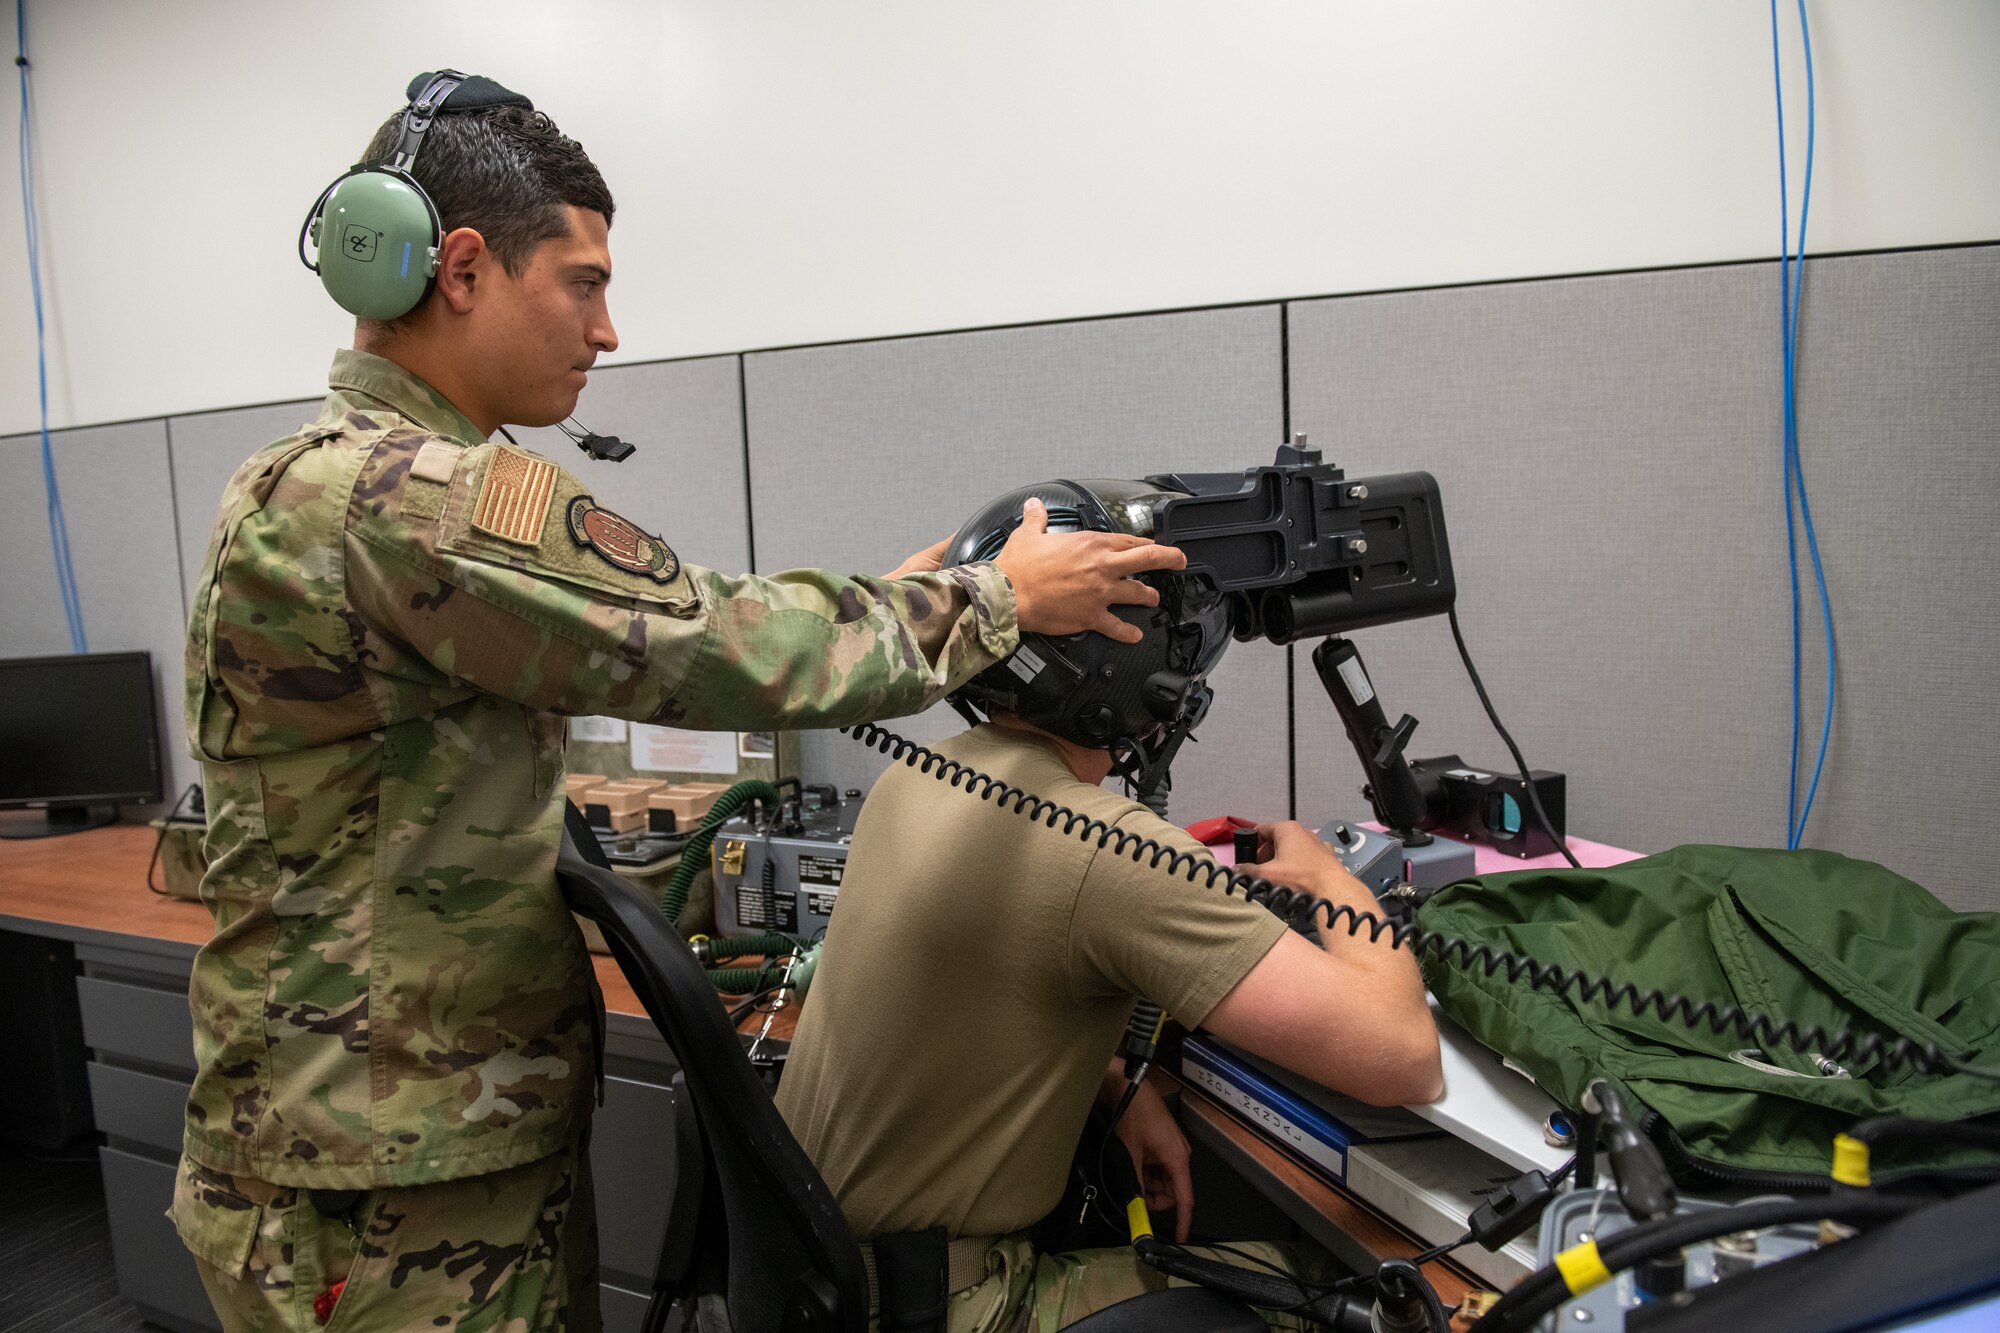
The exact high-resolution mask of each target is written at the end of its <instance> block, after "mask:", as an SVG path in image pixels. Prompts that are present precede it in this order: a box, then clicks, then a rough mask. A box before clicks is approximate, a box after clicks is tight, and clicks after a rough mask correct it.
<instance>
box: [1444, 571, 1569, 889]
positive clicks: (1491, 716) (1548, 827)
mask: <svg viewBox="0 0 2000 1333" xmlns="http://www.w3.org/2000/svg"><path fill="white" fill-rule="evenodd" d="M1445 618H1446V619H1447V620H1449V621H1450V622H1451V641H1452V642H1453V643H1455V644H1457V645H1458V660H1459V661H1461V662H1463V663H1465V674H1466V675H1468V676H1470V677H1472V689H1473V692H1474V693H1475V694H1477V695H1478V696H1479V706H1480V707H1481V708H1484V709H1485V710H1486V720H1487V721H1488V722H1491V723H1492V724H1493V730H1495V731H1497V732H1499V733H1500V739H1501V741H1502V742H1503V743H1504V744H1505V745H1506V746H1507V753H1508V754H1510V755H1512V756H1514V767H1516V768H1518V769H1520V770H1521V785H1522V786H1523V787H1525V788H1526V789H1527V792H1528V804H1529V806H1530V807H1532V808H1533V810H1534V812H1535V822H1536V823H1538V824H1540V825H1541V826H1542V832H1544V833H1546V834H1548V835H1549V841H1551V842H1553V843H1554V844H1555V845H1556V850H1557V851H1559V852H1561V853H1562V854H1563V860H1565V861H1567V862H1569V863H1570V865H1571V866H1573V867H1575V868H1576V869H1578V870H1581V869H1583V863H1582V862H1580V861H1578V860H1577V859H1576V853H1575V852H1572V851H1571V850H1570V849H1569V843H1568V842H1566V841H1564V840H1563V835H1562V834H1560V833H1558V832H1556V826H1555V822H1554V821H1553V820H1551V819H1550V818H1549V812H1548V811H1546V810H1544V809H1543V808H1542V794H1541V793H1540V792H1538V791H1536V790H1535V783H1534V780H1533V779H1532V778H1530V777H1529V776H1528V761H1527V760H1526V759H1523V758H1522V757H1521V747H1520V746H1518V745H1516V744H1514V738H1513V737H1512V736H1511V735H1509V734H1508V732H1507V728H1506V727H1504V726H1502V725H1500V714H1499V713H1497V712H1495V711H1494V708H1493V700H1492V699H1491V698H1489V697H1488V696H1487V693H1486V682H1485V681H1483V680H1481V679H1480V678H1479V668H1478V667H1476V666H1474V665H1472V654H1471V653H1470V652H1468V651H1466V647H1465V635H1464V633H1462V632H1461V631H1460V630H1459V628H1458V608H1457V607H1455V606H1454V607H1452V608H1451V610H1450V611H1448V612H1446V613H1445Z"/></svg>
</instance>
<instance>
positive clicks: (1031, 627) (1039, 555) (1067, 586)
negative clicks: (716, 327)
mask: <svg viewBox="0 0 2000 1333" xmlns="http://www.w3.org/2000/svg"><path fill="white" fill-rule="evenodd" d="M993 563H994V564H996V565H998V566H999V567H1000V571H1001V572H1002V573H1003V574H1005V575H1006V576H1007V578H1008V581H1009V582H1011V583H1012V584H1013V585H1014V616H1015V620H1016V623H1018V624H1019V625H1020V627H1021V628H1022V629H1023V630H1024V631H1028V632H1030V633H1035V634H1077V633H1080V632H1082V631H1084V630H1096V631H1097V632H1098V633H1099V634H1102V635H1105V636H1106V637H1108V638H1113V639H1116V640H1118V641H1119V642H1120V643H1137V642H1138V641H1139V640H1140V639H1142V638H1144V637H1145V635H1144V633H1143V632H1142V631H1141V630H1140V629H1139V627H1138V626H1137V625H1131V624H1127V623H1126V622H1125V621H1123V620H1120V619H1119V618H1118V617H1117V616H1115V615H1113V614H1112V613H1111V608H1112V607H1114V606H1120V605H1130V606H1158V605H1159V602H1160V594H1159V592H1158V590H1156V589H1154V588H1151V587H1149V586H1147V585H1146V584H1144V583H1140V582H1139V581H1138V580H1137V579H1134V578H1133V577H1132V575H1134V574H1144V573H1147V572H1149V571H1151V570H1156V569H1185V568H1187V557H1186V556H1184V555H1182V554H1181V553H1180V551H1179V550H1177V549H1176V548H1174V547H1171V546H1160V545H1157V544H1155V543H1154V542H1151V541H1148V540H1147V539H1146V538H1144V537H1134V536H1132V535H1130V534H1129V533H1122V532H1050V531H1049V511H1048V506H1046V505H1044V504H1043V503H1042V502H1041V501H1040V500H1032V499H1031V500H1029V501H1028V502H1027V504H1025V505H1023V506H1022V509H1021V526H1020V527H1018V528H1016V529H1014V532H1013V534H1012V535H1011V536H1009V537H1008V538H1007V544H1006V546H1004V547H1002V548H1001V550H1000V554H999V555H998V556H997V557H996V558H995V559H994V562H993Z"/></svg>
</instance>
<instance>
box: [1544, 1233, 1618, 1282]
mask: <svg viewBox="0 0 2000 1333" xmlns="http://www.w3.org/2000/svg"><path fill="white" fill-rule="evenodd" d="M1556 1271H1557V1272H1559V1273H1561V1274H1562V1279H1563V1284H1564V1285H1565V1286H1567V1287H1568V1288H1569V1294H1570V1295H1572V1296H1581V1295H1583V1293H1584V1292H1586V1291H1589V1290H1590V1289H1591V1288H1592V1287H1595V1286H1597V1285H1599V1284H1600V1283H1604V1282H1609V1281H1610V1280H1611V1270H1610V1269H1608V1268H1606V1267H1605V1266H1604V1259H1603V1256H1601V1255H1599V1254H1598V1252H1597V1242H1596V1241H1594V1240H1587V1241H1585V1242H1583V1244H1581V1245H1572V1246H1570V1247H1569V1248H1568V1249H1566V1250H1564V1251H1563V1252H1562V1253H1561V1254H1558V1255H1557V1256H1556Z"/></svg>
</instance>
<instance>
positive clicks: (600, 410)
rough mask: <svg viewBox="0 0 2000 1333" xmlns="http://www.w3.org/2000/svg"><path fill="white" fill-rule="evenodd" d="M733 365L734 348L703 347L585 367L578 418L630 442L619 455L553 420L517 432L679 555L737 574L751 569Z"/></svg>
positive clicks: (738, 401)
mask: <svg viewBox="0 0 2000 1333" xmlns="http://www.w3.org/2000/svg"><path fill="white" fill-rule="evenodd" d="M739 366H740V362H739V360H738V358H736V357H734V356H709V357H700V358H697V359H695V360H692V361H653V362H648V363H646V364H645V365H638V366H609V367H606V368H605V369H603V370H596V371H592V372H591V376H590V387H589V388H587V389H585V390H584V391H583V398H582V400H581V401H579V402H578V403H577V406H576V417H577V419H578V420H579V421H582V422H584V423H585V424H586V425H588V426H589V427H590V428H591V429H592V430H596V431H600V432H602V433H603V434H606V435H616V436H619V437H621V438H622V439H625V440H627V441H630V442H631V443H632V444H634V445H636V446H637V452H635V453H634V454H633V455H632V456H631V457H630V458H628V459H626V460H625V461H624V462H622V463H606V462H600V461H595V460H592V459H590V458H587V457H585V456H584V455H583V454H582V453H581V452H580V451H578V449H577V447H576V446H575V445H574V444H572V443H570V442H569V441H568V440H566V439H564V438H563V436H562V434H561V433H560V432H558V431H556V430H554V429H552V428H544V429H540V430H527V429H523V428H521V427H518V426H517V427H513V428H512V429H513V432H514V436H515V438H516V439H518V440H519V441H520V442H521V443H522V444H523V445H525V446H526V447H528V448H530V449H533V450H534V451H535V452H536V453H539V454H541V455H543V456H544V457H547V458H553V459H555V460H556V461H557V462H558V463H560V464H562V465H563V466H564V467H566V468H568V469H570V471H572V472H574V473H575V474H576V477H577V480H579V481H581V482H582V483H583V485H584V486H585V488H586V489H588V490H589V491H590V492H591V494H592V495H594V496H596V498H597V499H598V501H599V502H600V503H602V504H604V505H605V506H606V507H608V508H611V509H615V510H617V511H618V512H619V513H621V514H623V515H624V516H625V517H627V518H629V519H631V520H632V521H633V522H634V523H637V524H638V525H639V526H640V527H642V528H645V529H646V530H648V531H649V532H657V533H660V534H661V535H662V536H664V537H665V538H666V539H667V541H668V543H669V544H670V545H672V546H673V548H674V550H675V551H676V552H677V553H679V555H680V557H681V558H682V559H683V560H686V561H688V562H689V563H691V564H696V565H703V566H706V567H707V568H709V569H719V570H723V571H724V572H726V573H731V574H740V573H742V572H743V571H744V570H747V569H749V568H750V519H749V515H750V500H749V495H748V493H747V491H746V489H745V483H744V477H743V390H742V385H741V384H740V383H739V381H738V379H737V376H738V374H739Z"/></svg>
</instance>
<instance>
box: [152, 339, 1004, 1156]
mask: <svg viewBox="0 0 2000 1333" xmlns="http://www.w3.org/2000/svg"><path fill="white" fill-rule="evenodd" d="M330 383H331V386H332V389H333V392H332V394H331V396H329V397H328V399H327V401H326V407H325V410H324V411H323V412H322V413H321V414H320V417H319V420H318V421H317V422H315V423H314V424H313V425H311V426H308V427H306V428H304V429H302V430H300V431H299V432H298V433H297V434H295V435H293V436H291V437H289V438H287V439H284V440H281V441H279V442H278V443H276V444H274V445H271V446H269V447H268V448H266V449H263V450H261V451H259V452H258V453H257V454H256V455H254V456H253V457H252V458H251V459H250V460H249V461H248V462H246V463H245V464H244V465H243V466H242V467H241V468H239V469H238V470H237V473H236V475H235V477H234V478H233V479H232V480H231V481H230V483H229V487H228V490H227V491H226V492H225V493H224V496H223V500H222V508H221V513H220V516H219V518H218V520H217V525H216V530H215V535H214V538H213V540H212V541H211V543H210V546H209V552H208V558H207V561H206V563H205V566H204V572H203V577H202V581H201V584H200V586H199V588H198V589H197V591H196V594H195V599H194V609H193V615H192V619H191V622H190V624H189V627H188V643H187V668H188V669H187V681H188V695H187V727H188V736H189V739H190V742H191V743H192V745H193V748H194V750H195V753H196V755H197V756H198V757H199V758H200V759H201V761H202V770H203V784H204V788H205V791H206V794H207V798H208V832H207V837H206V841H205V844H204V848H203V850H204V854H205V857H206V860H207V873H206V875H205V876H204V877H203V880H202V897H203V900H204V901H205V902H206V903H207V905H208V907H209V909H210V911H211V912H212V913H213V915H214V918H215V934H214V937H213V938H212V939H211V940H210V941H209V943H208V944H207V945H205V946H204V947H203V948H202V950H201V952H200V954H199V956H198V957H197V958H196V960H195V968H194V980H193V987H192V992H191V996H190V1000H191V1006H192V1011H193V1017H194V1030H195V1032H194V1035H195V1053H196V1058H197V1064H198V1068H199V1072H198V1074H197V1075H196V1078H195V1084H194V1089H193V1093H192V1095H191V1096H190V1099H189V1102H188V1111H187V1134H186V1151H187V1155H188V1156H189V1157H190V1158H191V1159H193V1160H194V1161H195V1162H198V1163H200V1164H201V1165H202V1166H205V1167H209V1168H211V1169H213V1170H217V1171H223V1172H228V1173H230V1174H233V1175H246V1176H251V1177H254V1178H257V1179H261V1180H265V1181H269V1182H272V1183H275V1184H284V1185H297V1186H306V1187H313V1188H329V1189H361V1188H371V1187H376V1186H395V1185H408V1184H416V1183H421V1182H425V1181H432V1180H443V1179H450V1178H452V1177H457V1176H465V1175H472V1174H476V1173H480V1172H487V1171H494V1170H499V1169H502V1168H505V1167H509V1166H514V1165H517V1164H519V1163H522V1162H527V1161H532V1160H534V1159H536V1158H539V1157H541V1156H543V1155H545V1154H547V1153H550V1152H553V1151H555V1150H556V1149H558V1148H559V1147H561V1146H562V1145H563V1144H564V1143H566V1142H568V1141H569V1140H570V1139H571V1138H572V1137H573V1136H574V1135H575V1134H576V1133H577V1131H578V1130H579V1129H580V1128H581V1126H582V1123H583V1121H584V1118H585V1117H586V1116H587V1115H588V1110H589V1107H588V1100H589V1095H590V1090H591V1087H592V1083H593V1079H594V1074H595V1052H594V1049H593V1029H594V1026H595V1015H596V1009H597V1006H598V1004H599V1003H600V1001H599V999H598V996H597V994H596V986H595V981H594V978H593V973H592V971H591V966H590V961H589V958H588V955H587V954H586V953H585V950H584V945H583V941H582V939H581V937H580V935H579V934H578V932H577V929H576V926H575V924H574V922H573V921H572V919H571V918H570V916H569V913H568V912H567V911H565V910H564V906H563V901H562V897H561V894H560V893H559V891H558V890H557V888H556V884H555V878H554V865H555V857H556V849H557V846H558V843H559V841H560V838H561V831H562V803H563V784H562V771H563V740H564V735H565V731H564V728H565V722H564V718H565V715H570V714H597V713H603V714H610V715H612V716H616V717H623V718H630V719H632V720H634V721H641V722H653V723H662V724H671V725H676V726H687V727H703V728H711V727H712V728H718V729H737V728H741V729H756V728H767V727H773V726H777V727H786V726H806V727H824V726H835V725H839V724H843V723H848V722H853V721H856V720H860V719H864V718H873V717H883V716H894V715H897V714H903V713H911V712H915V711H917V710H918V709H921V708H924V707H926V706H927V705H929V704H931V703H932V702H934V701H936V700H937V699H939V698H941V697H943V696H944V695H945V694H946V693H947V692H949V691H950V690H952V689H954V688H956V687H957V686H958V685H959V684H960V683H962V682H964V681H965V680H967V679H968V678H970V677H971V676H973V675H974V674H976V673H978V672H979V671H981V670H983V669H985V668H986V667H987V666H989V665H991V664H993V663H994V662H996V661H998V660H1000V659H1001V658H1002V657H1004V656H1005V655H1006V654H1007V653H1009V652H1010V651H1012V649H1013V648H1014V646H1015V643H1016V641H1017V635H1016V632H1015V625H1014V603H1013V596H1012V593H1011V590H1010V589H1009V588H1008V586H1007V584H1006V580H1005V579H1004V577H1003V576H1002V575H1001V574H1000V573H999V572H998V570H996V569H995V568H994V567H992V566H991V565H979V566H971V567H967V568H964V569H953V570H947V571H945V572H943V573H939V574H929V575H921V576H917V577H913V578H907V579H901V580H897V581H894V582H891V581H887V580H883V579H876V578H865V577H860V578H844V577H840V576H836V575H833V574H828V573H823V572H821V571H817V570H795V571H792V572H790V573H785V574H779V575H776V576H773V577H771V578H754V577H742V578H732V577H728V576H725V575H722V574H718V573H714V572H712V571H710V570H706V569H700V568H697V567H695V566H692V565H684V564H682V563H681V562H680V560H679V558H678V556H677V555H676V554H675V553H674V552H673V550H672V549H671V548H669V547H668V546H667V544H666V543H665V542H663V541H661V540H660V539H659V538H658V537H656V536H653V535H652V534H649V533H646V532H644V531H642V530H640V529H639V528H638V527H636V526H635V525H633V524H631V523H629V522H627V521H626V520H625V519H623V518H620V517H619V516H618V515H616V514H614V513H612V512H611V511H609V510H606V509H603V508H602V507H600V506H598V505H597V504H596V502H595V501H594V500H592V499H591V498H590V496H589V495H588V493H587V492H586V491H585V489H584V487H583V486H582V485H581V484H580V483H579V482H578V480H577V479H576V478H574V477H572V476H570V475H569V474H568V473H567V472H565V471H563V470H562V469H561V468H558V467H557V466H555V465H554V464H553V463H550V462H547V461H546V460H543V459H540V458H537V457H536V456H534V455H533V454H530V453H527V452H525V451H523V450H519V449H515V448H511V447H508V446H506V445H501V444H494V443H488V442H487V441H485V440H484V439H483V438H482V437H481V436H480V434H479V432H478V430H477V429H476V428H475V427H474V426H473V425H472V424H471V423H470V422H468V421H467V420H466V419H465V418H464V417H463V416H462V415H461V414H460V413H459V412H458V411H457V410H456V409H454V408H453V407H452V405H451V404H450V403H449V402H448V401H446V400H445V399H444V398H443V397H442V396H441V395H439V394H438V393H436V392H435V391H434V390H432V389H431V388H430V387H429V386H427V385H425V384H423V383H422V382H420V381H419V380H417V379H415V378H414V377H412V376H410V375H409V374H408V373H406V372H404V371H403V370H402V369H400V368H399V367H397V366H396V365H394V364H393V363H391V362H389V361H385V360H382V359H380V358H378V357H373V356H369V355H367V354H365V353H361V352H352V351H342V352H340V353H338V354H337V355H336V356H335V358H334V363H333V371H332V375H331V379H330Z"/></svg>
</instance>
